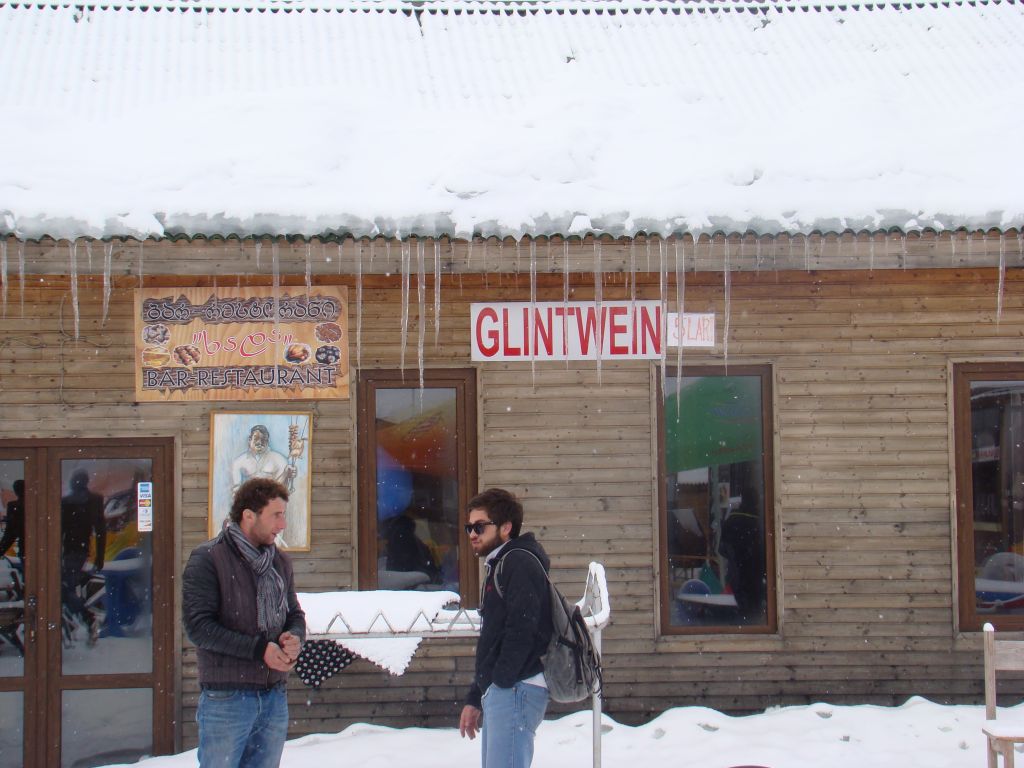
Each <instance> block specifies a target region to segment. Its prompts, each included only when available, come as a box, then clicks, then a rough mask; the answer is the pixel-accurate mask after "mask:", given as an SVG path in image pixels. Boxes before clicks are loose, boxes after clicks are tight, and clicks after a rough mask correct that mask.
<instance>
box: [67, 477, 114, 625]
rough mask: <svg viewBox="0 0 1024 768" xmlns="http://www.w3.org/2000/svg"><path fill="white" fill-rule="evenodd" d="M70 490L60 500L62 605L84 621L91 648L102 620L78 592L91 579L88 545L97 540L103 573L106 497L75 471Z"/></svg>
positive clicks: (98, 564)
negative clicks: (104, 508) (91, 487)
mask: <svg viewBox="0 0 1024 768" xmlns="http://www.w3.org/2000/svg"><path fill="white" fill-rule="evenodd" d="M69 484H70V486H71V490H70V492H69V493H68V494H67V496H64V497H62V498H61V500H60V537H61V563H60V591H61V601H62V602H63V603H64V605H65V606H66V607H67V609H68V611H69V612H70V613H72V614H73V615H76V616H79V617H81V619H82V620H83V621H84V622H85V626H86V627H87V628H88V630H89V640H88V643H89V644H90V645H92V644H94V643H95V642H96V640H97V639H98V638H99V632H100V627H99V619H98V617H97V616H96V614H95V613H93V611H92V610H91V609H90V608H87V607H86V604H85V599H84V598H83V597H82V596H81V594H79V591H78V588H79V586H81V585H82V583H83V582H84V581H86V580H87V579H88V574H87V572H86V568H85V565H86V563H87V562H88V560H89V545H90V544H91V542H92V540H93V537H94V536H95V538H96V560H95V562H94V563H93V567H92V570H93V572H96V571H102V570H103V565H104V563H105V561H106V552H107V519H106V517H105V516H104V514H103V506H104V500H103V496H102V495H100V494H98V493H93V491H91V490H90V489H89V473H88V472H87V471H86V470H84V469H76V470H75V471H74V472H73V473H72V474H71V481H70V483H69Z"/></svg>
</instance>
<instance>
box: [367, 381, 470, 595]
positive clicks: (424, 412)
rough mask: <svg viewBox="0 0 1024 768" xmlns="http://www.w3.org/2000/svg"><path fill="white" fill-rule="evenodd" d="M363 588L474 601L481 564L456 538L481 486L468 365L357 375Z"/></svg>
mask: <svg viewBox="0 0 1024 768" xmlns="http://www.w3.org/2000/svg"><path fill="white" fill-rule="evenodd" d="M358 397H359V409H358V412H359V426H358V429H359V432H358V444H359V469H358V474H359V586H360V589H415V590H442V589H444V590H451V591H452V592H458V593H460V594H461V595H462V596H463V604H464V605H476V600H477V583H478V567H477V563H476V560H475V558H474V557H473V553H472V550H470V549H469V547H468V546H467V543H466V541H465V536H464V535H462V527H461V526H462V523H463V522H464V520H463V518H464V516H465V515H464V510H465V507H466V504H467V503H468V501H469V499H470V498H472V496H473V494H475V493H476V491H477V478H476V378H475V372H474V371H473V370H471V369H435V370H425V371H424V372H423V387H422V388H421V387H420V386H419V381H418V375H417V376H413V375H409V374H408V373H406V376H405V377H403V375H402V371H365V372H363V373H362V374H361V376H360V380H359V391H358Z"/></svg>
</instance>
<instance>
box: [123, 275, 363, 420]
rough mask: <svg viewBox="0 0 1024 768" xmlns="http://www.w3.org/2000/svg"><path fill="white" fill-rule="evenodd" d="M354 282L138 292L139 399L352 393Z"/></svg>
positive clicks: (284, 397) (309, 397)
mask: <svg viewBox="0 0 1024 768" xmlns="http://www.w3.org/2000/svg"><path fill="white" fill-rule="evenodd" d="M347 290H348V289H347V288H344V287H334V286H323V287H320V286H318V287H316V288H313V289H311V290H310V291H308V292H307V291H306V290H305V288H294V287H280V288H276V289H275V288H271V287H254V288H143V289H139V290H137V291H136V292H135V396H136V399H137V400H139V401H143V402H152V401H174V400H312V399H332V398H347V397H348V396H349V362H348V324H347V318H348V307H347V296H348V294H347Z"/></svg>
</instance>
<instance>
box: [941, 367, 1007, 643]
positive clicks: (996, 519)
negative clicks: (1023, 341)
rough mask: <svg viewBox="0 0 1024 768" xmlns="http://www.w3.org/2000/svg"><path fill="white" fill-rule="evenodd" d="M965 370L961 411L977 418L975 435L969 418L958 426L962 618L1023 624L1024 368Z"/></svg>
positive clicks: (973, 622) (968, 623)
mask: <svg viewBox="0 0 1024 768" xmlns="http://www.w3.org/2000/svg"><path fill="white" fill-rule="evenodd" d="M978 369H981V370H978ZM959 373H960V374H961V375H960V376H959V378H958V387H957V397H958V403H957V404H958V411H957V413H958V418H961V419H962V418H966V420H967V421H968V422H969V437H968V435H965V434H964V433H963V432H962V426H965V425H960V424H958V427H959V428H958V431H957V438H958V445H957V457H958V462H959V464H960V466H959V467H958V470H959V474H958V476H959V478H960V483H959V487H958V493H959V500H960V504H958V508H959V510H960V519H959V527H960V540H959V546H960V549H961V551H960V553H959V554H960V569H961V590H963V593H962V595H961V608H962V611H963V613H964V614H965V615H963V616H962V622H963V624H964V626H965V628H973V629H978V628H980V626H979V625H980V622H981V621H982V620H984V621H991V620H995V623H996V624H997V625H1000V624H1001V625H1002V627H1004V628H1015V629H1022V628H1024V445H1022V440H1024V370H1022V369H1020V367H1018V368H1017V370H1016V371H1014V370H1013V369H1012V367H1007V366H993V367H992V370H990V371H986V370H985V369H984V366H962V367H961V369H960V371H959ZM1014 374H1016V376H1014ZM1003 375H1009V376H1012V377H1014V378H1017V379H1018V380H1013V379H1012V378H1010V379H1004V378H1002V377H1003ZM965 396H966V399H967V403H968V406H967V407H966V408H964V407H962V404H961V401H962V400H964V398H965ZM961 414H963V416H961ZM968 443H969V448H967V445H968ZM965 448H967V450H965ZM965 470H966V471H965ZM965 502H967V503H965ZM1000 617H1006V618H1005V619H1002V621H1000V620H999V619H1000ZM1013 617H1021V618H1020V619H1015V618H1013Z"/></svg>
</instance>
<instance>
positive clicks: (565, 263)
mask: <svg viewBox="0 0 1024 768" xmlns="http://www.w3.org/2000/svg"><path fill="white" fill-rule="evenodd" d="M568 347H569V241H568V240H562V349H564V350H567V349H568ZM565 367H566V368H567V369H568V367H569V356H568V355H566V356H565Z"/></svg>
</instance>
